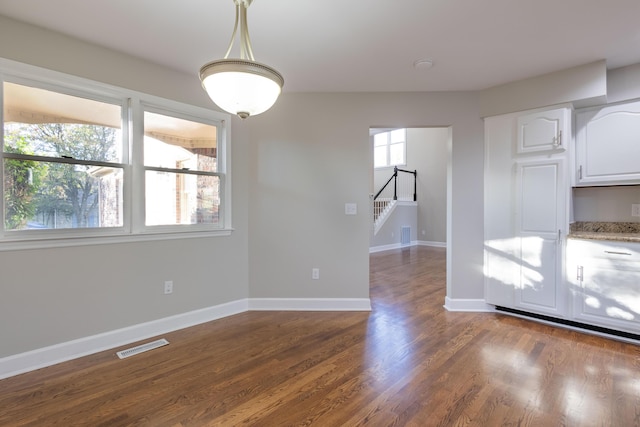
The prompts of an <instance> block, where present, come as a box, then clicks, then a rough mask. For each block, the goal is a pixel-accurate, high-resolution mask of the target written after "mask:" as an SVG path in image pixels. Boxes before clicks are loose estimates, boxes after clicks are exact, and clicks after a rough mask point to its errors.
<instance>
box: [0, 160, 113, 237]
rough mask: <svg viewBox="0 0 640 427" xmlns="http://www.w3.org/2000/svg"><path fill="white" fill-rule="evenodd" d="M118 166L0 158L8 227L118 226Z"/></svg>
mask: <svg viewBox="0 0 640 427" xmlns="http://www.w3.org/2000/svg"><path fill="white" fill-rule="evenodd" d="M122 173H123V171H122V169H121V168H109V167H99V166H85V165H72V164H64V163H54V162H37V161H33V160H17V159H4V185H5V187H4V202H5V209H4V221H5V227H6V229H7V230H25V229H37V228H44V229H54V228H57V229H60V228H63V229H64V228H90V227H122V224H123V221H122V200H123V199H122Z"/></svg>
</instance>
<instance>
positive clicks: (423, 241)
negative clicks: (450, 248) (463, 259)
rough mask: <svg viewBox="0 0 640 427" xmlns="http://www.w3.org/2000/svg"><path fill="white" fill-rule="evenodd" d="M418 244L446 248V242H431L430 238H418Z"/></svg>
mask: <svg viewBox="0 0 640 427" xmlns="http://www.w3.org/2000/svg"><path fill="white" fill-rule="evenodd" d="M417 244H418V246H431V247H433V248H446V247H447V242H432V241H430V240H418V242H417Z"/></svg>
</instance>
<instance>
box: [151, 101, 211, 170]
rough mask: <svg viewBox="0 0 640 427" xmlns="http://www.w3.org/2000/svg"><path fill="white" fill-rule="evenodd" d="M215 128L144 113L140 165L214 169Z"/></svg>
mask: <svg viewBox="0 0 640 427" xmlns="http://www.w3.org/2000/svg"><path fill="white" fill-rule="evenodd" d="M216 136H217V132H216V127H215V126H212V125H207V124H204V123H199V122H195V121H191V120H184V119H179V118H176V117H171V116H166V115H163V114H157V113H151V112H148V111H147V112H145V113H144V164H145V165H146V166H155V167H162V168H169V169H185V168H186V169H189V170H198V171H206V172H217V171H218V166H217V157H218V156H217V141H216Z"/></svg>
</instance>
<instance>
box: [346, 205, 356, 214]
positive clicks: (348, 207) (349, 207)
mask: <svg viewBox="0 0 640 427" xmlns="http://www.w3.org/2000/svg"><path fill="white" fill-rule="evenodd" d="M357 213H358V205H357V204H356V203H345V204H344V214H345V215H356V214H357Z"/></svg>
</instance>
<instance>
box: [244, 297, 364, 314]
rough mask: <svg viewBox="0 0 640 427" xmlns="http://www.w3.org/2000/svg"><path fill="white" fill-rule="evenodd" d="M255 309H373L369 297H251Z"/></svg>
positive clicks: (250, 302) (251, 305)
mask: <svg viewBox="0 0 640 427" xmlns="http://www.w3.org/2000/svg"><path fill="white" fill-rule="evenodd" d="M249 310H255V311H371V300H370V299H369V298H251V299H249Z"/></svg>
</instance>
